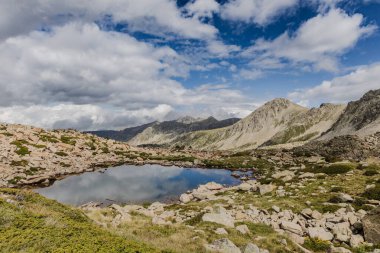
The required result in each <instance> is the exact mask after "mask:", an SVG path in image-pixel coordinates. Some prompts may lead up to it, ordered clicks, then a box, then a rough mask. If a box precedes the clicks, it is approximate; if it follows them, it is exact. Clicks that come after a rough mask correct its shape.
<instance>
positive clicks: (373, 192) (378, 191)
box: [362, 183, 380, 200]
mask: <svg viewBox="0 0 380 253" xmlns="http://www.w3.org/2000/svg"><path fill="white" fill-rule="evenodd" d="M362 196H363V197H365V198H367V199H375V200H380V184H379V183H377V184H376V185H375V188H372V189H368V190H366V191H365V192H364V193H363V194H362Z"/></svg>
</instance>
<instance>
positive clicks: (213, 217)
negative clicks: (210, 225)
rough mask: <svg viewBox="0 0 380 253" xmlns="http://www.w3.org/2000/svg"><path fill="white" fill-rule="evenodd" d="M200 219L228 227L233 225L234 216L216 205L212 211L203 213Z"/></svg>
mask: <svg viewBox="0 0 380 253" xmlns="http://www.w3.org/2000/svg"><path fill="white" fill-rule="evenodd" d="M202 220H203V221H208V222H214V223H217V224H221V225H224V226H226V227H229V228H233V227H235V220H234V218H233V217H232V216H231V214H229V213H228V212H227V210H226V209H224V208H223V207H221V206H219V207H216V208H215V209H214V211H213V212H212V213H206V214H204V215H203V216H202Z"/></svg>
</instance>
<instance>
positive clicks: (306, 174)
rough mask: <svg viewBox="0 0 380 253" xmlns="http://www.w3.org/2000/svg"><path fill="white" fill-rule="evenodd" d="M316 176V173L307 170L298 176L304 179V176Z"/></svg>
mask: <svg viewBox="0 0 380 253" xmlns="http://www.w3.org/2000/svg"><path fill="white" fill-rule="evenodd" d="M314 176H315V174H314V173H311V172H306V173H303V174H301V175H300V176H299V177H298V178H300V179H303V178H313V177H314Z"/></svg>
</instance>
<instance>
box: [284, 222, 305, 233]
mask: <svg viewBox="0 0 380 253" xmlns="http://www.w3.org/2000/svg"><path fill="white" fill-rule="evenodd" d="M280 227H281V228H282V229H283V230H285V231H288V232H290V233H293V234H296V235H303V231H302V227H301V226H300V225H298V224H296V223H294V222H290V221H282V222H281V224H280Z"/></svg>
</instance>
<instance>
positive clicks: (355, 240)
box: [350, 235, 364, 248]
mask: <svg viewBox="0 0 380 253" xmlns="http://www.w3.org/2000/svg"><path fill="white" fill-rule="evenodd" d="M363 242H364V238H363V236H361V235H352V236H351V239H350V245H351V247H353V248H356V247H359V246H360V245H361V244H362V243H363Z"/></svg>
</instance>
